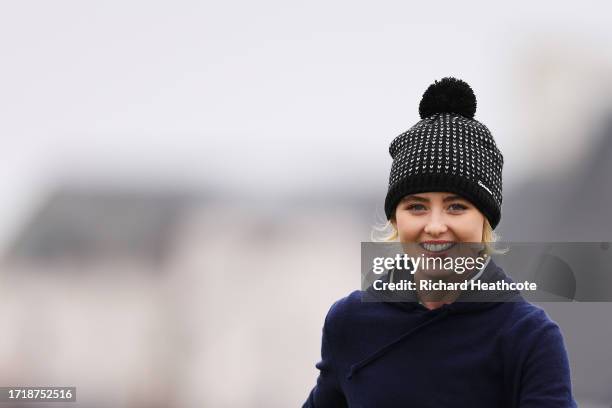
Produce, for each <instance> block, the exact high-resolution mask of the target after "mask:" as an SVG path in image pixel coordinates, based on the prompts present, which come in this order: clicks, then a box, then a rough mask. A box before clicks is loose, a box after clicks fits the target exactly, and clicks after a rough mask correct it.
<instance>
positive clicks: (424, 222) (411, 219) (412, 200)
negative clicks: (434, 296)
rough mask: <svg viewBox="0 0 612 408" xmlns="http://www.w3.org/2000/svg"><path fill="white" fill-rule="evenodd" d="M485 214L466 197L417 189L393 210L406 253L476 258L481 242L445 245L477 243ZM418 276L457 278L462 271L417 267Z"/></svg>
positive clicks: (480, 237) (480, 235) (460, 275)
mask: <svg viewBox="0 0 612 408" xmlns="http://www.w3.org/2000/svg"><path fill="white" fill-rule="evenodd" d="M484 221H485V218H484V215H482V213H481V212H480V211H479V210H478V209H477V208H476V207H475V206H474V205H473V204H472V203H470V202H469V201H468V200H466V199H464V198H463V197H460V196H458V195H457V194H454V193H438V192H435V193H418V194H412V195H409V196H406V197H404V199H403V200H402V201H400V203H399V204H398V206H397V208H396V210H395V222H394V224H395V225H396V228H397V230H398V234H399V239H400V242H401V243H406V244H411V243H416V244H418V245H410V246H405V247H404V251H405V253H408V254H411V255H412V256H419V255H426V257H427V258H443V259H444V258H446V257H448V256H450V257H451V258H454V259H458V258H460V257H461V258H464V259H465V257H469V258H476V257H477V256H478V254H479V251H480V250H481V244H477V245H476V246H474V244H471V245H450V246H449V245H447V244H451V243H453V244H454V243H458V242H470V243H480V242H482V233H483V229H484ZM419 271H420V272H417V273H420V275H419V276H426V277H429V278H438V279H448V280H460V279H462V275H463V273H464V272H465V270H464V269H462V272H461V273H459V272H458V271H459V270H458V269H457V270H454V269H445V268H441V267H440V266H437V267H429V268H423V267H421V268H420V269H419ZM455 272H456V273H455Z"/></svg>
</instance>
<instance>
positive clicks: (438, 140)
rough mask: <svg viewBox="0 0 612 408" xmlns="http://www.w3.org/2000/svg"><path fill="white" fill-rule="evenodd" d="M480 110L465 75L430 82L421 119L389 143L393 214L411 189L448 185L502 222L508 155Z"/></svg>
mask: <svg viewBox="0 0 612 408" xmlns="http://www.w3.org/2000/svg"><path fill="white" fill-rule="evenodd" d="M475 113H476V96H475V95H474V92H473V91H472V88H471V87H470V86H469V85H468V84H467V83H465V82H464V81H462V80H460V79H456V78H452V77H448V78H442V79H441V80H440V81H435V82H434V83H433V84H431V85H430V86H429V88H427V90H426V91H425V93H424V94H423V98H422V99H421V103H420V105H419V115H420V117H421V120H420V121H419V122H418V123H417V124H415V125H414V126H413V127H411V128H410V129H409V130H407V131H406V132H404V133H402V134H401V135H399V136H397V137H396V138H395V139H394V140H393V141H392V142H391V145H390V146H389V153H390V154H391V157H392V158H393V164H392V165H391V174H390V176H389V189H388V192H387V198H386V199H385V213H386V215H387V219H388V220H390V219H391V218H392V217H393V216H394V215H395V208H396V207H397V204H398V203H399V202H400V201H401V199H402V198H403V197H405V196H406V195H408V194H415V193H424V192H432V191H448V192H452V193H455V194H458V195H460V196H462V197H464V198H465V199H467V200H469V201H470V202H471V203H472V204H473V205H474V206H476V207H477V208H478V209H479V210H480V212H482V213H483V215H484V216H485V217H487V219H488V220H489V223H490V224H491V227H493V228H495V227H496V226H497V224H499V221H500V219H501V205H502V167H503V164H504V157H503V156H502V154H501V152H500V151H499V149H498V148H497V145H496V144H495V140H493V136H492V135H491V132H490V131H489V129H487V127H486V126H485V125H483V124H482V123H480V122H478V121H477V120H475V119H474V114H475Z"/></svg>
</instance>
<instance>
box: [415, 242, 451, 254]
mask: <svg viewBox="0 0 612 408" xmlns="http://www.w3.org/2000/svg"><path fill="white" fill-rule="evenodd" d="M453 245H455V243H454V242H449V243H448V244H426V243H422V244H421V246H422V247H423V248H425V249H426V250H427V251H429V252H442V251H446V250H447V249H449V248H451V247H452V246H453Z"/></svg>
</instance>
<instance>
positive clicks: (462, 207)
mask: <svg viewBox="0 0 612 408" xmlns="http://www.w3.org/2000/svg"><path fill="white" fill-rule="evenodd" d="M448 208H450V210H451V211H456V212H457V211H463V210H467V209H468V207H467V206H465V205H463V204H459V203H454V204H451V205H449V206H448Z"/></svg>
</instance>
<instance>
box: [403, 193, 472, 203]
mask: <svg viewBox="0 0 612 408" xmlns="http://www.w3.org/2000/svg"><path fill="white" fill-rule="evenodd" d="M454 200H465V198H463V197H461V196H458V195H450V196H446V197H444V199H443V200H442V201H443V202H447V201H454ZM402 201H420V202H423V203H428V202H429V199H428V198H425V197H421V196H417V195H409V196H406V197H404V198H403V199H402Z"/></svg>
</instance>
